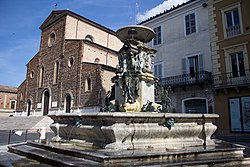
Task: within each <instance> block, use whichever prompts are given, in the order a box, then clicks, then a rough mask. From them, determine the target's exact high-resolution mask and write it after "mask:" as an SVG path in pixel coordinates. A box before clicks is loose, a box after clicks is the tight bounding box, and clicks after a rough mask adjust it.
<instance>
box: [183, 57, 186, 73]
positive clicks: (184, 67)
mask: <svg viewBox="0 0 250 167" xmlns="http://www.w3.org/2000/svg"><path fill="white" fill-rule="evenodd" d="M186 61H187V59H186V58H183V59H182V73H183V74H186V73H187V63H186Z"/></svg>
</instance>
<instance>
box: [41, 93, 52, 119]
mask: <svg viewBox="0 0 250 167" xmlns="http://www.w3.org/2000/svg"><path fill="white" fill-rule="evenodd" d="M50 103H51V93H50V91H49V89H44V91H43V94H42V112H43V115H48V113H49V109H50V107H51V106H50Z"/></svg>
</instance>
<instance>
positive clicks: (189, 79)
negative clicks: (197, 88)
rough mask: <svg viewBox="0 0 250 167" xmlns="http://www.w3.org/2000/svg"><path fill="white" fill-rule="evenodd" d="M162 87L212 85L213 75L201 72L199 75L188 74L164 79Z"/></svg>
mask: <svg viewBox="0 0 250 167" xmlns="http://www.w3.org/2000/svg"><path fill="white" fill-rule="evenodd" d="M160 83H161V85H162V86H164V87H167V86H171V88H176V87H186V86H188V85H201V86H202V85H203V84H209V83H212V73H211V72H207V71H201V72H198V73H187V74H183V75H176V76H172V77H167V78H162V79H161V80H160Z"/></svg>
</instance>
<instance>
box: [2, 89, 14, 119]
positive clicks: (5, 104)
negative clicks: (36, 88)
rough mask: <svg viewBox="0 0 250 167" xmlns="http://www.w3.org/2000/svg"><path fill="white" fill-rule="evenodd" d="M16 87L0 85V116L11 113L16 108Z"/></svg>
mask: <svg viewBox="0 0 250 167" xmlns="http://www.w3.org/2000/svg"><path fill="white" fill-rule="evenodd" d="M16 101H17V88H15V87H10V86H1V85H0V117H5V116H9V115H11V114H13V111H15V110H16Z"/></svg>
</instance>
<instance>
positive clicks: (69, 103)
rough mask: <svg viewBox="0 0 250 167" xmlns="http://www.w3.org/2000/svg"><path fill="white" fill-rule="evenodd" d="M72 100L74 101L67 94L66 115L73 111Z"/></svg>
mask: <svg viewBox="0 0 250 167" xmlns="http://www.w3.org/2000/svg"><path fill="white" fill-rule="evenodd" d="M71 100H72V98H71V96H70V95H69V94H67V95H66V96H65V100H64V101H65V112H66V113H70V109H71Z"/></svg>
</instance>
